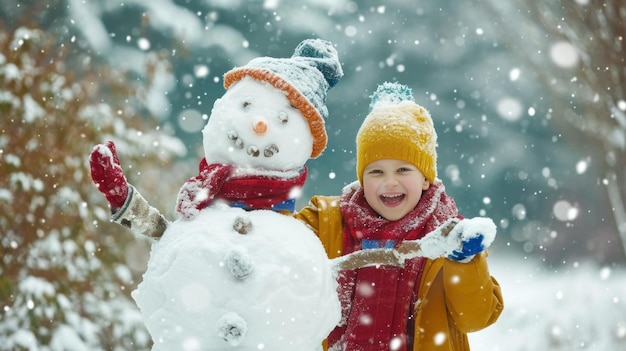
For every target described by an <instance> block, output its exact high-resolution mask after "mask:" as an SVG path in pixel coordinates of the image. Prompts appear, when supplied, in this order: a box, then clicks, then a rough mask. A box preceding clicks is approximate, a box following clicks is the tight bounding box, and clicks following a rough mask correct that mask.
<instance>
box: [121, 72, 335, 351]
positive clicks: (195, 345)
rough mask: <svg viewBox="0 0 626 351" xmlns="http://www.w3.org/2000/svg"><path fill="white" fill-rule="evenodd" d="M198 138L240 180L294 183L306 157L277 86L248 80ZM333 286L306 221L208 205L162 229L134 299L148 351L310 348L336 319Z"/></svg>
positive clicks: (299, 130) (294, 118)
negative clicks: (267, 178)
mask: <svg viewBox="0 0 626 351" xmlns="http://www.w3.org/2000/svg"><path fill="white" fill-rule="evenodd" d="M203 138H204V151H205V157H206V159H207V161H208V162H209V163H224V164H232V165H235V166H236V167H237V171H236V172H239V173H244V174H247V175H250V174H258V175H261V176H273V177H281V176H284V177H292V176H293V174H297V171H296V170H298V169H301V168H302V167H303V165H304V163H305V162H306V160H308V158H309V156H310V154H311V146H310V145H311V144H312V141H311V138H312V137H311V135H310V132H309V128H308V126H307V123H306V121H304V117H303V116H302V114H301V113H300V112H299V111H298V110H297V109H295V108H293V107H292V106H291V104H290V103H289V102H288V100H287V99H286V97H285V96H284V94H283V93H282V92H281V91H280V90H278V89H276V88H274V87H272V86H270V85H267V84H265V83H262V82H259V81H256V80H253V79H249V78H244V79H242V80H241V81H239V82H237V83H236V84H234V85H232V86H231V87H230V88H229V89H228V90H227V92H226V93H225V94H224V96H223V97H222V98H221V99H219V100H218V101H216V103H215V105H214V108H213V110H212V112H211V117H210V119H209V122H208V123H207V126H206V127H205V129H204V130H203ZM297 190H298V189H294V193H297ZM336 289H337V283H336V277H335V276H334V275H333V272H332V270H331V267H330V263H329V260H328V258H327V256H326V253H325V250H324V248H323V246H322V244H321V242H320V241H319V239H318V238H317V236H316V235H315V234H314V233H313V232H312V231H311V230H310V229H309V228H308V227H306V226H305V225H304V224H303V223H301V222H299V221H298V220H296V219H294V218H293V217H291V216H288V215H284V214H280V213H277V212H274V211H270V210H251V211H245V210H243V209H241V208H236V207H230V206H228V205H225V204H220V203H213V204H212V205H211V206H209V207H207V208H204V209H202V210H201V211H200V212H199V214H198V215H197V216H196V217H194V218H193V219H191V220H189V219H179V220H177V221H175V222H172V223H171V224H170V225H169V226H168V229H167V230H166V231H165V233H164V234H163V236H162V238H161V239H160V240H159V241H158V242H156V243H155V244H154V245H153V247H152V251H151V255H150V260H149V263H148V267H147V270H146V272H145V274H144V276H143V281H142V282H141V283H140V284H139V286H138V287H137V289H136V290H135V291H134V292H133V298H134V299H135V301H136V302H137V305H138V306H139V308H140V311H141V314H142V318H143V319H144V322H145V324H146V326H147V328H148V330H149V332H150V334H151V336H152V338H153V341H154V348H153V350H154V351H156V350H159V351H161V350H185V351H193V350H229V349H236V350H272V351H281V350H285V351H286V350H303V351H309V350H310V351H313V350H318V349H320V347H321V343H322V341H323V340H324V339H325V337H326V336H327V335H328V333H329V332H330V331H331V330H332V329H333V328H334V327H335V325H336V324H337V323H338V322H339V319H340V317H341V316H340V304H339V301H338V297H337V290H336Z"/></svg>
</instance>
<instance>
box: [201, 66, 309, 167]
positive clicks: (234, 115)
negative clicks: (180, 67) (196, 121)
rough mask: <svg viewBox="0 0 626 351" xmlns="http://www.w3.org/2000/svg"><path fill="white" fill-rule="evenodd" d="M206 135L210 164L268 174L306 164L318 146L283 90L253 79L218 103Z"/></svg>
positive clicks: (238, 84)
mask: <svg viewBox="0 0 626 351" xmlns="http://www.w3.org/2000/svg"><path fill="white" fill-rule="evenodd" d="M202 134H203V139H204V152H205V158H206V159H207V162H208V163H225V164H233V165H237V166H240V167H251V168H260V169H267V170H290V169H295V168H298V167H301V166H303V165H304V164H305V163H306V161H307V160H308V159H309V157H310V156H311V152H312V149H313V143H314V141H313V136H312V135H311V132H310V130H309V126H308V124H307V121H306V119H305V118H304V116H303V115H302V113H301V112H300V110H298V109H297V108H295V107H293V106H292V105H291V103H290V102H289V100H287V97H286V96H285V94H284V93H283V91H282V90H278V89H276V88H274V87H273V86H271V85H269V84H267V83H265V82H260V81H258V80H256V79H253V78H251V77H244V78H242V79H241V80H240V81H238V82H236V83H234V84H233V85H232V86H231V87H230V88H229V89H228V91H227V92H226V93H225V94H224V96H222V97H221V98H220V99H218V100H217V101H216V102H215V104H214V105H213V110H212V111H211V117H210V118H209V122H208V123H207V125H206V126H205V127H204V130H203V131H202Z"/></svg>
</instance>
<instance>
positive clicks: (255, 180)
mask: <svg viewBox="0 0 626 351" xmlns="http://www.w3.org/2000/svg"><path fill="white" fill-rule="evenodd" d="M199 169H200V172H199V174H198V175H197V176H195V177H193V178H190V179H189V180H187V182H185V184H183V186H182V187H181V188H180V190H179V192H178V200H177V205H176V211H177V212H178V213H180V214H181V215H182V216H183V217H184V218H187V219H190V218H193V217H194V216H196V215H197V214H198V213H199V212H200V210H202V209H203V208H206V207H207V206H209V205H210V204H211V203H213V201H215V200H222V201H225V202H226V203H228V204H231V205H235V206H238V207H243V208H245V209H255V210H271V209H274V210H275V209H277V208H276V207H277V206H279V205H280V204H282V203H284V202H285V201H289V200H293V198H292V194H293V190H294V188H300V187H302V186H303V185H304V183H305V181H306V176H307V169H306V167H302V168H301V169H299V170H297V171H290V172H283V173H284V176H283V174H280V173H281V172H275V173H273V174H272V175H263V174H251V173H249V174H237V172H235V171H236V167H235V166H234V165H228V164H208V163H207V161H206V159H204V158H203V159H202V161H200V165H199Z"/></svg>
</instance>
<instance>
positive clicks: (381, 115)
mask: <svg viewBox="0 0 626 351" xmlns="http://www.w3.org/2000/svg"><path fill="white" fill-rule="evenodd" d="M436 147H437V133H436V131H435V127H434V124H433V120H432V118H431V117H430V113H428V111H427V110H426V109H425V108H423V107H422V106H420V105H418V104H416V103H415V100H414V98H413V93H412V91H411V88H409V87H407V86H405V85H402V84H399V83H388V82H385V83H383V84H381V85H379V86H378V88H377V89H376V91H375V92H374V94H373V95H372V96H371V103H370V113H369V114H368V115H367V117H365V120H364V121H363V124H362V125H361V128H360V129H359V131H358V133H357V137H356V153H357V158H356V171H357V177H358V178H359V182H361V184H363V172H364V170H365V167H367V165H368V164H370V163H371V162H374V161H377V160H382V159H397V160H402V161H406V162H409V163H411V164H413V165H415V167H417V168H418V169H419V170H420V171H421V172H422V173H423V174H424V177H426V179H427V180H428V181H429V182H430V183H433V181H434V180H435V178H436V177H437V151H436Z"/></svg>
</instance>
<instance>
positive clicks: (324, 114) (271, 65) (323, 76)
mask: <svg viewBox="0 0 626 351" xmlns="http://www.w3.org/2000/svg"><path fill="white" fill-rule="evenodd" d="M245 76H249V77H252V78H254V79H256V80H259V81H265V82H268V83H269V84H271V85H272V86H274V87H275V88H277V89H279V90H282V91H284V92H285V93H286V96H287V99H288V100H289V102H290V103H291V104H292V105H293V106H294V107H296V108H297V109H298V110H300V112H301V113H302V115H303V116H304V118H305V119H306V120H307V123H308V124H309V129H310V130H311V135H312V136H313V150H312V152H311V158H316V157H317V156H319V155H320V154H321V153H322V151H324V149H325V148H326V143H327V141H328V136H327V135H326V127H325V122H324V120H325V119H326V118H328V108H327V107H326V93H327V91H328V89H330V88H332V87H333V86H335V84H337V82H338V81H339V79H340V78H341V77H342V76H343V70H342V68H341V63H340V62H339V56H338V55H337V51H336V50H335V48H334V47H333V44H332V43H330V42H328V41H325V40H322V39H307V40H304V41H302V42H301V43H300V44H298V46H297V47H296V49H295V51H294V53H293V55H292V56H291V58H272V57H258V58H255V59H252V60H251V61H250V62H248V64H247V65H245V66H242V67H236V68H234V69H232V70H230V71H228V72H226V74H224V88H226V89H228V87H230V86H231V84H233V83H235V82H237V81H239V80H241V79H242V78H243V77H245Z"/></svg>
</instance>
